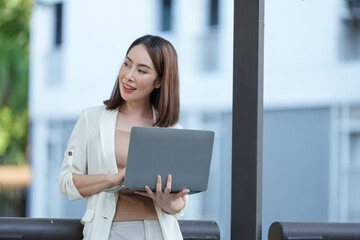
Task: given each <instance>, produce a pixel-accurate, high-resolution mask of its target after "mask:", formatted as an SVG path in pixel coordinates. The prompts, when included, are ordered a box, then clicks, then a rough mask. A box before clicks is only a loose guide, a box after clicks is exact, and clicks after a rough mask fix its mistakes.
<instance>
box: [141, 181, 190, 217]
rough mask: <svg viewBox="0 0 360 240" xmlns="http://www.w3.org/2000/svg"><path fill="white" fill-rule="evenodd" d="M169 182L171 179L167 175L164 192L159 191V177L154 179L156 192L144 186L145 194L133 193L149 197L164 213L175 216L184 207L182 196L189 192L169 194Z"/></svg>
mask: <svg viewBox="0 0 360 240" xmlns="http://www.w3.org/2000/svg"><path fill="white" fill-rule="evenodd" d="M171 181H172V177H171V175H170V174H169V175H168V177H167V182H166V186H165V189H164V191H162V190H161V176H160V175H158V176H157V177H156V191H155V192H153V191H151V189H150V188H149V186H145V190H146V192H140V191H135V193H136V194H139V195H142V196H146V197H150V198H152V199H154V200H155V201H156V203H157V204H158V205H159V207H161V208H162V209H163V210H164V211H165V212H167V213H169V214H176V213H178V212H180V211H181V210H182V209H183V208H184V207H185V202H184V199H183V196H184V195H185V194H187V193H189V192H190V190H189V189H183V190H182V191H180V192H177V193H171Z"/></svg>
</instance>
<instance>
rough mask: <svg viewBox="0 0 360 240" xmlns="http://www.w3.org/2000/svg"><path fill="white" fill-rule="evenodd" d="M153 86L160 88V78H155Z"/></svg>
mask: <svg viewBox="0 0 360 240" xmlns="http://www.w3.org/2000/svg"><path fill="white" fill-rule="evenodd" d="M155 88H156V89H159V88H161V80H160V79H157V80H156V81H155Z"/></svg>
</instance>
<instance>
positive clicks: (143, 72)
mask: <svg viewBox="0 0 360 240" xmlns="http://www.w3.org/2000/svg"><path fill="white" fill-rule="evenodd" d="M138 71H139V73H142V74H145V73H146V72H145V71H143V70H141V69H139V70H138Z"/></svg>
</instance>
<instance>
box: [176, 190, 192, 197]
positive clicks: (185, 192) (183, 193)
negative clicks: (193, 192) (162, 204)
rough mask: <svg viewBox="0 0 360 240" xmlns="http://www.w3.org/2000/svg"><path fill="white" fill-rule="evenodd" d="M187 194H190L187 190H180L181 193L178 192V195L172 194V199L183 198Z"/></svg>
mask: <svg viewBox="0 0 360 240" xmlns="http://www.w3.org/2000/svg"><path fill="white" fill-rule="evenodd" d="M189 192H190V190H189V189H183V190H181V191H180V192H178V193H174V194H173V197H174V198H181V197H183V196H184V195H186V194H188V193H189Z"/></svg>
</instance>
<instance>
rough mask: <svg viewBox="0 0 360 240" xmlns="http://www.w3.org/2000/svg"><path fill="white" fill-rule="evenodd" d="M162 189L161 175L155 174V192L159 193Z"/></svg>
mask: <svg viewBox="0 0 360 240" xmlns="http://www.w3.org/2000/svg"><path fill="white" fill-rule="evenodd" d="M161 193H162V190H161V176H160V175H157V177H156V194H161Z"/></svg>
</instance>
